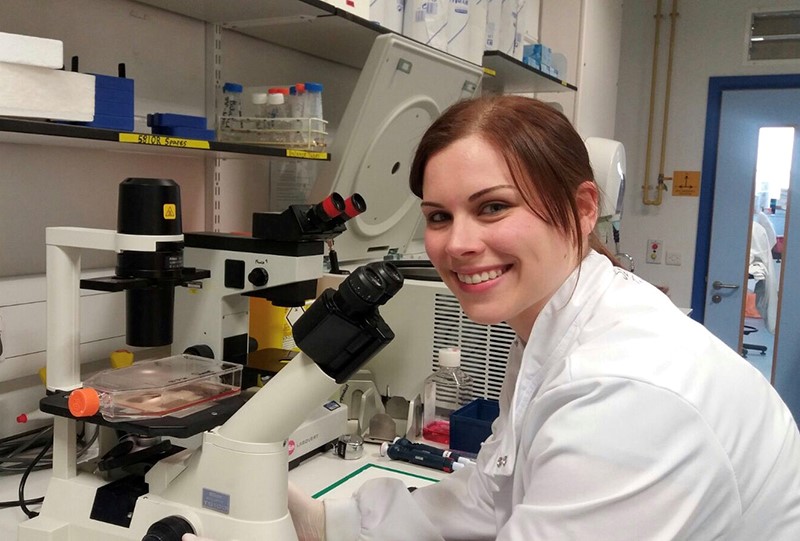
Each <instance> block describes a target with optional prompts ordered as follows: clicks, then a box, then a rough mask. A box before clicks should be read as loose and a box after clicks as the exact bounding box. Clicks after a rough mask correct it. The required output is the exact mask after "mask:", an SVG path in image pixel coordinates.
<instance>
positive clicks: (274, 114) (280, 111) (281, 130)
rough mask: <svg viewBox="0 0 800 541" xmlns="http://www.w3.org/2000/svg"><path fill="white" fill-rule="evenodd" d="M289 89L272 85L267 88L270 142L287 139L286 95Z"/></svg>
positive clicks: (281, 141)
mask: <svg viewBox="0 0 800 541" xmlns="http://www.w3.org/2000/svg"><path fill="white" fill-rule="evenodd" d="M288 94H289V89H288V88H284V87H273V88H270V89H269V96H268V98H267V118H268V119H269V120H268V121H267V129H269V130H271V131H272V133H270V136H269V138H270V142H273V143H285V142H286V141H287V140H288V133H287V131H286V130H287V126H286V122H287V120H286V119H287V118H288V117H289V110H288V104H287V103H286V97H287V96H288Z"/></svg>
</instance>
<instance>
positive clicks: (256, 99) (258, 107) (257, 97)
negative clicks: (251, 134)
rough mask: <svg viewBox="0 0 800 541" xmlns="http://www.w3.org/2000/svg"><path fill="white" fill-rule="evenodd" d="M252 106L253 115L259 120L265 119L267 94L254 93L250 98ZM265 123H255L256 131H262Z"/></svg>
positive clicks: (260, 121)
mask: <svg viewBox="0 0 800 541" xmlns="http://www.w3.org/2000/svg"><path fill="white" fill-rule="evenodd" d="M252 100H253V105H254V107H255V115H254V116H256V117H258V118H259V119H261V118H266V117H267V94H266V92H256V93H254V94H253V96H252ZM265 126H266V122H265V121H263V120H257V121H256V129H259V130H263V129H264V128H265Z"/></svg>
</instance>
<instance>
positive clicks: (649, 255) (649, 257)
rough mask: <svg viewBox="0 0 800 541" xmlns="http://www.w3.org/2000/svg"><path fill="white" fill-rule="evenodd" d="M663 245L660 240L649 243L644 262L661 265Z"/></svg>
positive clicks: (649, 241)
mask: <svg viewBox="0 0 800 541" xmlns="http://www.w3.org/2000/svg"><path fill="white" fill-rule="evenodd" d="M661 248H662V245H661V241H660V240H653V239H650V240H648V241H647V252H646V253H645V257H644V260H645V262H646V263H653V264H660V263H661V259H662V249H661Z"/></svg>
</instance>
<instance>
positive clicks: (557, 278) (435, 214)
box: [422, 135, 591, 340]
mask: <svg viewBox="0 0 800 541" xmlns="http://www.w3.org/2000/svg"><path fill="white" fill-rule="evenodd" d="M584 184H589V183H584ZM582 186H583V185H582ZM423 188H424V190H423V191H424V199H423V201H422V212H423V214H424V215H425V220H426V229H425V248H426V250H427V252H428V256H429V257H430V259H431V262H432V263H433V265H434V266H435V267H436V269H437V271H438V272H439V274H440V275H441V276H442V278H443V280H444V282H445V284H446V285H447V286H448V288H449V289H450V290H451V291H452V292H453V293H454V294H455V295H456V297H457V298H458V300H459V302H460V304H461V307H462V308H463V310H464V312H466V314H467V316H469V318H470V319H472V320H473V321H475V322H476V323H482V324H495V323H499V322H502V321H505V322H507V323H508V324H509V325H510V326H511V328H512V329H514V331H515V332H516V333H517V334H518V335H519V336H520V337H521V338H522V339H523V340H527V339H528V337H529V335H530V332H531V329H532V327H533V323H534V321H535V320H536V317H537V316H538V314H539V312H540V311H541V309H542V308H543V307H544V305H545V304H546V303H547V301H548V300H549V299H550V297H551V296H552V295H553V294H554V293H555V291H556V290H557V289H558V288H559V286H560V285H561V284H562V283H563V282H564V280H565V279H566V278H567V277H568V276H569V274H570V273H571V272H572V270H573V269H574V268H575V267H576V266H577V249H576V247H575V245H574V242H573V241H572V240H571V239H572V237H571V235H565V234H563V233H561V232H560V231H558V230H556V229H555V228H553V227H552V226H550V225H548V224H547V223H545V222H544V221H542V219H540V218H539V217H537V216H536V215H535V214H533V212H531V210H530V209H529V208H528V206H527V205H526V204H525V202H524V201H523V200H522V197H521V196H520V194H519V192H518V191H517V189H516V187H515V186H514V183H513V181H512V179H511V173H510V171H509V169H508V167H507V166H506V163H505V161H504V160H503V158H502V156H500V154H498V152H497V151H495V149H494V148H493V147H492V146H490V145H489V144H487V143H486V142H484V141H483V140H482V139H481V138H480V137H478V136H476V135H473V136H469V137H467V138H464V139H459V140H457V141H456V142H454V143H452V144H451V145H450V146H448V147H446V148H445V149H444V150H442V151H440V152H438V153H436V154H434V155H433V157H431V158H430V159H429V160H428V163H427V165H426V167H425V174H424V183H423ZM579 206H580V205H579ZM589 230H591V228H590V229H589Z"/></svg>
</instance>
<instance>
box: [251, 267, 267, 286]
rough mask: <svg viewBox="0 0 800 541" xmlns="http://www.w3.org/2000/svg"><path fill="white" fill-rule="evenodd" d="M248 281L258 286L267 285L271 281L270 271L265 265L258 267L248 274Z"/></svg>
mask: <svg viewBox="0 0 800 541" xmlns="http://www.w3.org/2000/svg"><path fill="white" fill-rule="evenodd" d="M247 281H248V282H250V283H251V284H253V285H254V286H256V287H261V286H265V285H267V282H269V273H268V272H267V269H265V268H264V267H256V268H254V269H253V270H251V271H250V274H248V275H247Z"/></svg>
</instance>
